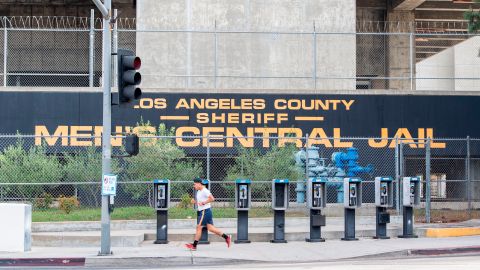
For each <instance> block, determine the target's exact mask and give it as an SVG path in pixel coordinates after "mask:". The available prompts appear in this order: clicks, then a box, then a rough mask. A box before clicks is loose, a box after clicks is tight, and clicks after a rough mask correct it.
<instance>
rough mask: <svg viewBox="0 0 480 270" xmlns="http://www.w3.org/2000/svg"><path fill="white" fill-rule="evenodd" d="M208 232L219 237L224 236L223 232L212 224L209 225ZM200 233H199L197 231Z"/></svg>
mask: <svg viewBox="0 0 480 270" xmlns="http://www.w3.org/2000/svg"><path fill="white" fill-rule="evenodd" d="M207 230H208V231H209V232H212V233H214V234H216V235H218V236H222V235H223V232H222V231H220V230H219V229H218V228H217V227H215V226H213V225H212V224H207ZM197 232H198V231H197Z"/></svg>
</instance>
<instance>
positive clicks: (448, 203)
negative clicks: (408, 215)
mask: <svg viewBox="0 0 480 270" xmlns="http://www.w3.org/2000/svg"><path fill="white" fill-rule="evenodd" d="M122 140H123V137H118V136H117V137H113V138H112V145H113V146H114V147H113V159H112V172H113V173H115V174H117V175H118V177H119V183H118V189H117V190H118V191H117V196H116V197H115V207H116V209H117V210H115V213H117V212H118V213H124V212H128V211H130V212H132V213H130V214H125V215H126V216H122V217H124V218H129V219H135V218H153V215H154V211H152V205H153V184H152V182H153V180H154V179H170V180H171V183H172V184H171V199H172V204H173V207H172V210H173V217H177V218H186V217H188V216H192V215H193V212H192V211H193V210H192V208H191V205H189V201H190V198H191V197H192V196H193V185H192V179H193V178H195V177H202V178H207V179H210V181H211V186H210V189H211V191H212V193H213V195H214V196H215V197H216V202H215V208H218V209H219V210H218V212H219V213H221V215H220V216H224V217H234V216H235V210H234V198H235V194H234V190H235V184H234V183H235V180H237V179H250V180H252V206H253V208H252V216H253V217H268V216H271V180H272V179H289V180H290V185H289V187H290V198H289V200H290V208H289V210H288V211H287V215H289V216H307V215H308V211H307V208H306V207H305V203H304V202H305V194H304V191H305V181H304V179H306V175H308V176H309V177H326V178H328V183H327V191H328V192H327V203H328V207H327V208H326V209H325V211H326V213H327V214H329V215H337V216H341V214H343V204H342V202H343V185H342V183H343V178H344V177H349V176H358V177H360V178H361V179H362V180H363V184H362V185H363V196H362V197H363V204H364V206H363V207H362V208H364V209H366V210H365V211H363V212H362V214H364V215H373V214H374V201H375V190H374V179H375V177H377V176H390V177H392V178H393V179H395V181H394V201H395V206H394V209H393V210H392V211H393V213H400V212H401V204H402V202H401V197H402V196H401V184H400V186H399V185H397V183H398V179H402V178H403V177H406V176H419V177H421V179H422V185H421V206H420V208H419V209H417V210H416V213H415V214H416V217H417V221H421V222H456V221H463V220H467V219H470V218H478V217H479V215H480V178H479V175H480V173H479V172H480V139H470V138H465V139H435V140H432V141H431V140H426V139H392V138H390V139H387V138H321V139H320V138H308V137H304V138H295V137H262V138H259V137H223V136H215V137H214V136H208V137H175V136H153V135H148V136H147V135H142V136H141V140H140V146H141V147H140V153H139V154H138V155H137V156H134V157H122V155H124V154H125V153H124V149H123V147H122ZM179 143H181V144H182V145H185V143H187V144H188V143H190V144H191V146H194V147H183V148H182V147H179V146H178V144H179ZM100 144H101V138H100V137H89V136H80V137H72V136H69V137H61V136H44V137H40V136H27V135H2V136H0V201H4V202H11V201H19V202H29V203H31V204H32V205H33V207H34V214H35V213H37V215H42V213H43V215H55V213H58V212H59V211H60V210H57V208H59V207H60V208H61V205H60V204H61V201H62V199H61V198H62V197H66V198H69V197H73V198H76V199H77V200H78V202H79V209H81V210H75V211H88V210H95V209H97V210H98V211H97V212H98V214H99V213H100V211H99V208H100V205H101V183H100V179H101V163H102V162H101V161H102V155H101V147H100ZM306 145H308V146H309V147H308V148H307V150H308V151H305V149H306V148H305V146H306ZM307 160H308V162H306V161H307ZM306 163H308V164H309V166H307V167H306V166H305V164H306ZM354 172H355V173H354ZM398 188H400V189H398ZM182 209H183V210H182ZM220 209H221V210H220ZM139 213H146V214H145V215H144V216H142V215H140V214H139ZM84 218H85V217H84ZM86 218H87V219H88V218H89V217H86ZM90 218H92V219H96V218H99V216H96V217H90Z"/></svg>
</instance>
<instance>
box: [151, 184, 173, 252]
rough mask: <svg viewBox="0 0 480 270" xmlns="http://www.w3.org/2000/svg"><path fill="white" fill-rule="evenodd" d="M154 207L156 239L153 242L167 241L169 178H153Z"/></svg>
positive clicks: (161, 242)
mask: <svg viewBox="0 0 480 270" xmlns="http://www.w3.org/2000/svg"><path fill="white" fill-rule="evenodd" d="M153 197H154V207H155V210H156V211H157V239H156V240H155V241H154V243H155V244H167V243H168V208H169V207H170V180H168V179H155V180H153Z"/></svg>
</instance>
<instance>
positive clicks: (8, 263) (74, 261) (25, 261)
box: [0, 258, 85, 267]
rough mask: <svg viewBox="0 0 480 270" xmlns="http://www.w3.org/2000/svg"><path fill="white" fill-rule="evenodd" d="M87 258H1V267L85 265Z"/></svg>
mask: <svg viewBox="0 0 480 270" xmlns="http://www.w3.org/2000/svg"><path fill="white" fill-rule="evenodd" d="M84 265H85V258H31V259H30V258H22V259H0V267H19V266H22V267H25V266H27V267H45V266H84Z"/></svg>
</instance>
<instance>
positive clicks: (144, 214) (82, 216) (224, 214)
mask: <svg viewBox="0 0 480 270" xmlns="http://www.w3.org/2000/svg"><path fill="white" fill-rule="evenodd" d="M213 213H214V218H235V217H237V210H235V208H231V207H228V208H227V207H225V208H224V207H216V208H213ZM272 216H273V211H272V210H271V208H268V207H263V208H262V207H260V208H252V209H250V211H249V217H272ZM287 216H290V217H298V216H305V214H304V213H303V212H287ZM100 217H101V213H100V208H81V209H76V210H73V211H72V212H71V213H70V214H68V215H67V214H65V213H64V212H62V211H60V210H58V209H48V210H34V211H33V213H32V221H33V222H55V221H100ZM155 218H156V212H155V210H154V209H153V208H151V207H148V206H132V207H122V208H116V209H115V210H114V211H113V213H112V215H111V219H112V220H142V219H155ZM168 218H171V219H187V218H196V213H195V210H193V209H191V208H187V209H184V208H177V207H173V208H170V209H169V210H168Z"/></svg>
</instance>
